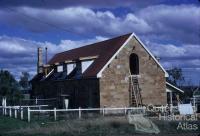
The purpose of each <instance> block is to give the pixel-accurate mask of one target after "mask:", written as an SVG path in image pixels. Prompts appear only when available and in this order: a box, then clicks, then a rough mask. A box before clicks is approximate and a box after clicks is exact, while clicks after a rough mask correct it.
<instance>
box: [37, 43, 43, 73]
mask: <svg viewBox="0 0 200 136" xmlns="http://www.w3.org/2000/svg"><path fill="white" fill-rule="evenodd" d="M42 65H43V61H42V48H41V47H39V48H38V60H37V73H42V72H43V69H42Z"/></svg>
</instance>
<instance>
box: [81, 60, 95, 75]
mask: <svg viewBox="0 0 200 136" xmlns="http://www.w3.org/2000/svg"><path fill="white" fill-rule="evenodd" d="M93 62H94V60H88V61H83V62H81V67H82V73H84V72H85V71H86V70H87V68H88V67H89V66H90V65H91V64H92V63H93Z"/></svg>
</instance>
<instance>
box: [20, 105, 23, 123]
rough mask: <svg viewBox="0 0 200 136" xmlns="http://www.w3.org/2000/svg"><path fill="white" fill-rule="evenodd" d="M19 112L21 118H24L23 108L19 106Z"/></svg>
mask: <svg viewBox="0 0 200 136" xmlns="http://www.w3.org/2000/svg"><path fill="white" fill-rule="evenodd" d="M20 113H21V120H23V119H24V116H23V115H24V113H23V108H20Z"/></svg>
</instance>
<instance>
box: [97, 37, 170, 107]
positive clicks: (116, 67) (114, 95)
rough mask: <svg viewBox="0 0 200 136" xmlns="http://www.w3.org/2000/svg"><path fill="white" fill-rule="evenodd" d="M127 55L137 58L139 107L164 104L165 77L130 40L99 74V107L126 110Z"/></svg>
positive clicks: (165, 101)
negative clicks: (141, 102) (141, 105)
mask: <svg viewBox="0 0 200 136" xmlns="http://www.w3.org/2000/svg"><path fill="white" fill-rule="evenodd" d="M131 53H135V54H137V55H138V57H139V75H140V78H139V85H140V88H141V90H142V91H141V94H142V99H143V103H144V104H150V103H151V104H155V105H161V104H166V103H167V96H166V92H165V89H166V84H165V73H164V72H163V71H162V69H161V68H160V67H159V66H158V65H157V63H156V62H155V61H154V60H153V58H152V57H151V56H150V55H149V54H148V53H147V52H146V50H145V49H144V48H143V47H142V46H141V45H140V43H139V42H138V41H137V40H136V39H135V38H132V39H131V40H130V41H129V42H128V43H127V45H126V46H125V47H124V48H123V49H122V50H121V51H120V53H119V54H118V55H117V57H116V58H115V59H113V61H112V62H111V63H110V64H109V66H108V67H107V68H106V69H105V70H104V71H103V73H102V77H101V78H100V106H101V107H103V106H107V107H122V106H129V75H130V74H129V71H130V70H129V56H130V54H131Z"/></svg>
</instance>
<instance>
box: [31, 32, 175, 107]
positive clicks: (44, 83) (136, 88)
mask: <svg viewBox="0 0 200 136" xmlns="http://www.w3.org/2000/svg"><path fill="white" fill-rule="evenodd" d="M41 54H42V51H41V48H39V49H38V74H37V75H36V76H35V77H34V78H33V79H32V81H31V83H32V92H31V96H32V97H34V96H35V97H41V98H52V97H56V98H60V97H65V99H68V100H69V108H77V107H83V108H87V107H103V106H106V107H124V106H126V107H129V106H139V105H147V104H154V105H165V104H167V93H170V94H171V93H172V92H173V89H175V90H177V89H176V88H174V86H170V84H169V83H167V85H166V77H167V76H168V74H167V72H166V71H165V69H164V68H163V67H162V66H161V64H160V63H159V62H158V60H157V59H156V58H155V57H154V56H153V55H152V53H151V52H150V51H149V50H148V49H147V48H146V46H145V45H144V44H143V43H142V42H141V41H140V39H139V38H138V37H137V36H136V35H135V34H133V33H132V34H126V35H123V36H119V37H116V38H112V39H108V40H105V41H102V42H98V43H94V44H91V45H87V46H83V47H80V48H76V49H72V50H69V51H65V52H61V53H58V54H56V55H55V56H53V58H52V59H51V60H50V61H49V62H48V63H47V64H45V65H43V63H42V55H41ZM167 86H169V88H166V87H167ZM171 88H172V89H171ZM170 91H171V92H170ZM178 91H179V90H178ZM169 96H171V95H169Z"/></svg>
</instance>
